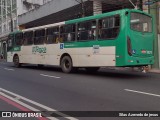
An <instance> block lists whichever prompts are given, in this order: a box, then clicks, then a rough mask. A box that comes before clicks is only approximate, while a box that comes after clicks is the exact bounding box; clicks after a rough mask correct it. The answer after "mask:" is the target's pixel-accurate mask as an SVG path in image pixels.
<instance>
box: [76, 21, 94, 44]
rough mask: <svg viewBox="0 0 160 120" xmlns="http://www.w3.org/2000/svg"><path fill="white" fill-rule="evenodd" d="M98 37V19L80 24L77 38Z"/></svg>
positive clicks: (89, 38) (91, 38)
mask: <svg viewBox="0 0 160 120" xmlns="http://www.w3.org/2000/svg"><path fill="white" fill-rule="evenodd" d="M94 39H96V21H87V22H83V23H79V24H78V34H77V40H78V41H83V40H94Z"/></svg>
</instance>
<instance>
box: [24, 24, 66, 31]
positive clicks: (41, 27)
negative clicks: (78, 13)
mask: <svg viewBox="0 0 160 120" xmlns="http://www.w3.org/2000/svg"><path fill="white" fill-rule="evenodd" d="M64 24H65V22H59V23H54V24H48V25H43V26H39V27H33V28H28V29H24V30H22V32H28V31H35V30H39V29H46V28H51V27H55V26H60V25H64Z"/></svg>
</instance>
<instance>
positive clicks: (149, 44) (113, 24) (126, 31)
mask: <svg viewBox="0 0 160 120" xmlns="http://www.w3.org/2000/svg"><path fill="white" fill-rule="evenodd" d="M153 41H154V32H153V19H152V17H151V16H150V15H149V14H147V13H145V12H143V11H139V10H131V9H123V10H118V11H113V12H108V13H103V14H98V15H95V16H89V17H84V18H79V19H74V20H69V21H64V22H59V23H54V24H49V25H44V26H39V27H34V28H29V29H25V30H22V31H17V32H13V33H10V34H9V36H8V41H7V45H8V49H7V50H8V52H7V61H8V62H13V63H14V65H15V66H16V67H20V66H21V65H22V64H26V63H29V64H37V65H39V66H42V65H56V66H60V67H61V68H62V71H63V72H65V73H70V72H72V71H73V70H75V69H76V68H85V69H86V70H88V71H97V70H98V69H99V68H100V67H107V66H115V67H135V66H147V65H151V64H153V63H154V56H153Z"/></svg>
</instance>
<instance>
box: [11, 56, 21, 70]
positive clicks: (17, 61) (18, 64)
mask: <svg viewBox="0 0 160 120" xmlns="http://www.w3.org/2000/svg"><path fill="white" fill-rule="evenodd" d="M13 63H14V66H15V67H17V68H18V67H21V64H20V63H19V57H18V55H16V56H14V58H13Z"/></svg>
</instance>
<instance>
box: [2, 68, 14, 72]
mask: <svg viewBox="0 0 160 120" xmlns="http://www.w3.org/2000/svg"><path fill="white" fill-rule="evenodd" d="M4 69H5V70H9V71H14V69H9V68H4Z"/></svg>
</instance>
